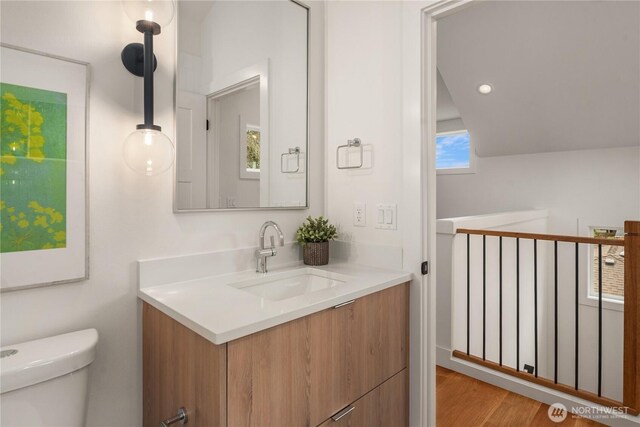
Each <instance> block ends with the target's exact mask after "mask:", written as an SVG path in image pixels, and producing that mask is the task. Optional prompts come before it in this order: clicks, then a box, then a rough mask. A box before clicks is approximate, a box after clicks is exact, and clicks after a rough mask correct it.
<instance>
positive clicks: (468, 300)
mask: <svg viewBox="0 0 640 427" xmlns="http://www.w3.org/2000/svg"><path fill="white" fill-rule="evenodd" d="M470 239H471V235H470V234H467V356H468V355H469V326H470V324H471V323H470V321H469V304H470V293H471V291H470V289H471V272H470V262H469V258H470V257H469V254H470V250H469V246H470Z"/></svg>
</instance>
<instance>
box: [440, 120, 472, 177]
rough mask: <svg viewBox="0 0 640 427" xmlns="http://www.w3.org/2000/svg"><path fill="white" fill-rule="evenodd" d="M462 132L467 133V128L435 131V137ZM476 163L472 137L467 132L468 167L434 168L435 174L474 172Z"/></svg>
mask: <svg viewBox="0 0 640 427" xmlns="http://www.w3.org/2000/svg"><path fill="white" fill-rule="evenodd" d="M462 132H467V133H469V131H468V130H467V129H458V130H452V131H447V132H438V133H436V138H437V137H439V136H443V135H453V134H456V133H462ZM436 162H437V159H436ZM476 163H477V156H476V150H475V145H474V143H473V138H471V134H469V167H466V168H442V169H438V168H436V175H464V174H470V173H476Z"/></svg>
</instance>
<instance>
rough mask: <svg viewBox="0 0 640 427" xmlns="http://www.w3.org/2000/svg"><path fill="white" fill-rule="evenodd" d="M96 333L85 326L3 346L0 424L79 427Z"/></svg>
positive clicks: (0, 379)
mask: <svg viewBox="0 0 640 427" xmlns="http://www.w3.org/2000/svg"><path fill="white" fill-rule="evenodd" d="M97 342H98V331H96V330H95V329H86V330H84V331H77V332H71V333H69V334H64V335H58V336H55V337H49V338H44V339H40V340H35V341H29V342H25V343H22V344H16V345H10V346H5V347H2V348H1V349H0V350H1V351H2V354H1V355H2V357H1V358H0V425H1V426H2V427H54V426H56V427H81V426H84V425H85V418H86V413H87V386H88V384H89V381H88V380H89V377H88V375H89V365H90V364H91V362H93V360H94V359H95V355H96V344H97Z"/></svg>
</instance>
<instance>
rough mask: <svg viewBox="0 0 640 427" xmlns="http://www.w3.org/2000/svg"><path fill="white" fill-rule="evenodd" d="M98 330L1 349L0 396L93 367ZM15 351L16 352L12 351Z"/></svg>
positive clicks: (73, 333)
mask: <svg viewBox="0 0 640 427" xmlns="http://www.w3.org/2000/svg"><path fill="white" fill-rule="evenodd" d="M97 342H98V331H96V330H95V329H85V330H83V331H77V332H71V333H68V334H63V335H57V336H54V337H48V338H43V339H39V340H34V341H28V342H24V343H21V344H15V345H8V346H4V347H2V348H0V351H1V352H2V356H3V357H2V358H0V393H7V392H9V391H13V390H17V389H20V388H23V387H28V386H30V385H33V384H37V383H40V382H43V381H47V380H50V379H53V378H57V377H60V376H62V375H66V374H69V373H71V372H74V371H77V370H78V369H81V368H83V367H85V366H87V365H89V364H90V363H91V362H93V360H94V359H95V356H96V344H97ZM11 350H13V351H11Z"/></svg>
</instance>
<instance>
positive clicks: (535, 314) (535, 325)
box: [533, 239, 538, 378]
mask: <svg viewBox="0 0 640 427" xmlns="http://www.w3.org/2000/svg"><path fill="white" fill-rule="evenodd" d="M533 339H534V350H535V355H534V356H535V361H534V366H533V375H534V376H535V377H536V378H538V241H537V240H536V239H533Z"/></svg>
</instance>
